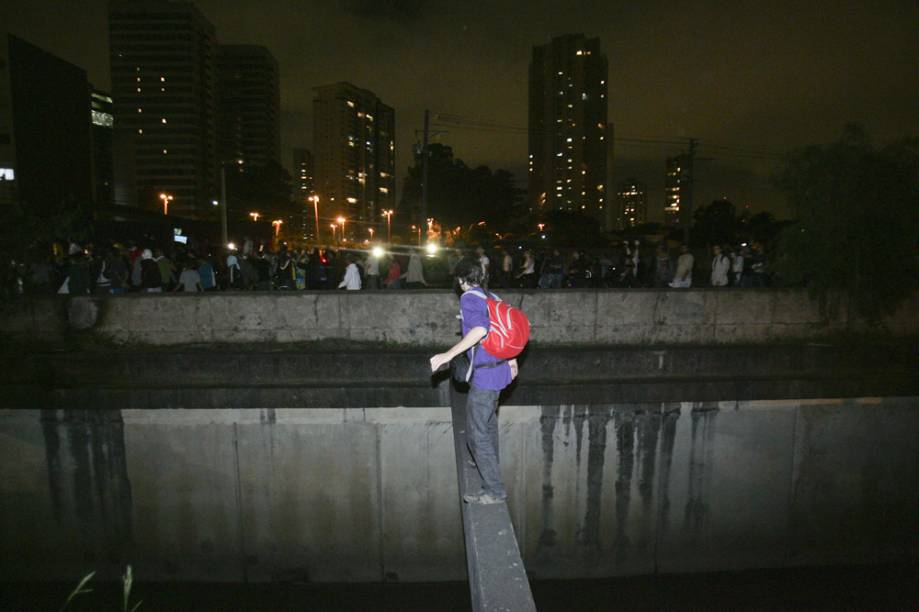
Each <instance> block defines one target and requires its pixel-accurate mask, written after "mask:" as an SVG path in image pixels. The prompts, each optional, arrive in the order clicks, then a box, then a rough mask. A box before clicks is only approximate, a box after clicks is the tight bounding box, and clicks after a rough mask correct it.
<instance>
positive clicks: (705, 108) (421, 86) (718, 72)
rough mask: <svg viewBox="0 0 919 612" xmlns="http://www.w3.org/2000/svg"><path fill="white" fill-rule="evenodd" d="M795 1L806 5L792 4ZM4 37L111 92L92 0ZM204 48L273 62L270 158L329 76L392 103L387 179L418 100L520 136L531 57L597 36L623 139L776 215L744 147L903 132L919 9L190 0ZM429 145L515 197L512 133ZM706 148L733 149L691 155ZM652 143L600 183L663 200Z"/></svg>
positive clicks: (20, 5) (38, 6)
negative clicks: (237, 46) (858, 128)
mask: <svg viewBox="0 0 919 612" xmlns="http://www.w3.org/2000/svg"><path fill="white" fill-rule="evenodd" d="M804 5H806V6H804ZM0 6H2V12H0V21H2V22H3V23H6V24H8V27H9V30H10V32H12V33H13V34H16V35H18V36H20V37H22V38H25V39H26V40H28V41H30V42H32V43H34V44H37V45H38V46H40V47H42V48H44V49H46V50H47V51H50V52H52V53H54V54H57V55H60V56H62V57H64V58H65V59H68V60H69V61H71V62H73V63H75V64H77V65H79V66H82V67H84V68H86V69H87V71H88V73H89V77H90V80H91V81H92V82H93V83H94V84H95V85H96V86H97V87H101V88H103V89H106V88H108V86H109V67H108V42H107V40H108V35H107V27H108V25H107V9H106V7H107V5H106V2H104V1H100V0H96V1H86V0H66V1H65V0H57V1H52V0H28V1H22V2H13V1H12V0H0ZM198 6H199V7H200V8H201V10H202V11H203V12H204V13H205V14H206V15H207V16H208V18H209V19H210V20H211V22H212V23H214V25H215V26H216V28H217V36H218V39H219V41H220V42H226V43H249V44H262V45H265V46H266V47H268V48H269V49H270V50H271V51H272V53H274V55H275V56H276V57H277V58H278V61H279V62H280V67H281V111H282V126H281V131H282V135H281V141H282V161H283V163H284V165H285V166H289V165H290V148H291V147H294V146H307V147H310V146H311V145H312V98H313V92H312V88H313V87H315V86H317V85H321V84H325V83H329V82H334V81H339V80H347V81H351V82H353V83H354V84H355V85H358V86H360V87H365V88H367V89H370V90H371V91H373V92H375V93H376V94H377V95H379V96H380V98H381V99H382V100H383V101H384V102H386V103H387V104H389V105H391V106H393V107H394V108H395V109H396V125H397V146H398V149H397V168H398V172H399V177H398V181H399V183H398V184H399V187H400V190H401V180H402V176H404V173H405V168H406V167H407V165H408V164H409V162H410V156H411V145H412V143H413V142H414V141H415V138H416V136H415V131H416V130H418V129H420V128H421V124H422V114H423V110H424V108H429V109H431V111H432V113H438V112H441V113H455V114H459V115H463V116H468V117H472V118H476V119H479V120H482V121H486V122H492V123H500V124H507V125H511V126H521V127H523V126H525V125H526V121H527V67H528V63H529V60H530V55H531V48H532V46H533V45H535V44H542V43H545V42H548V40H549V39H550V38H551V36H553V35H557V34H562V33H572V32H583V33H584V34H586V35H588V36H599V37H600V38H601V40H602V47H603V50H604V52H605V53H606V55H607V57H608V59H609V69H610V74H609V79H608V83H609V85H610V87H609V102H610V120H611V121H613V122H614V123H615V125H616V133H617V135H621V136H628V137H633V138H647V139H673V138H674V137H679V138H685V137H689V136H693V137H696V138H698V139H700V141H701V142H702V147H701V148H700V151H699V155H700V157H703V158H714V159H712V160H711V161H701V162H699V164H698V165H697V168H698V172H697V180H698V186H697V196H696V198H697V200H696V201H697V203H699V204H702V203H707V202H709V201H711V200H712V199H714V198H716V197H721V196H727V197H728V198H730V199H731V200H732V201H734V202H735V203H736V204H741V205H742V204H746V203H750V204H751V205H752V208H753V209H754V210H763V209H768V210H772V211H773V212H775V213H777V214H779V215H780V216H782V215H784V214H786V210H785V206H784V201H783V198H782V195H781V194H780V193H779V192H778V191H776V190H775V189H774V188H773V187H772V186H771V183H770V180H769V176H770V174H771V173H772V172H774V171H775V170H776V169H777V167H778V166H777V165H776V163H775V162H772V161H769V160H768V159H759V158H755V157H752V156H750V155H749V153H750V152H757V153H758V152H761V151H783V150H786V149H788V148H789V147H794V146H797V145H801V144H807V143H815V142H826V141H829V140H832V139H834V138H835V137H836V136H838V135H839V133H840V132H841V129H842V127H843V125H844V124H845V123H846V122H848V121H856V122H860V123H862V124H864V125H865V127H866V128H867V129H868V131H869V133H870V134H871V135H872V137H873V139H874V141H875V143H877V144H884V143H886V142H889V141H891V140H894V139H897V138H901V137H903V136H907V135H917V134H919V112H917V109H919V3H917V2H916V1H915V0H903V1H883V0H879V1H873V2H861V3H855V2H807V3H802V2H800V1H797V0H795V1H788V0H777V1H769V2H761V1H760V2H749V1H743V0H732V1H723V2H722V1H719V2H673V1H671V2H656V1H641V2H608V1H607V2H603V1H593V2H578V3H571V2H544V1H541V0H536V1H534V0H529V1H525V2H522V1H521V2H511V1H509V0H490V1H483V0H476V1H465V2H464V1H462V0H460V1H457V0H450V1H442V0H402V1H399V0H338V1H335V0H329V1H326V2H312V1H304V0H296V1H295V0H257V1H256V0H200V1H199V2H198ZM439 140H440V141H441V142H444V143H445V144H450V145H452V146H453V147H454V151H455V153H456V155H457V156H458V157H460V158H462V159H464V160H465V161H466V162H467V163H469V164H470V165H476V164H488V165H491V166H493V167H503V168H507V169H509V170H511V171H513V172H514V173H515V174H516V175H517V176H518V177H519V179H520V182H521V186H524V187H525V180H526V176H525V167H526V157H527V148H526V146H527V143H526V136H525V134H523V133H519V134H518V133H491V132H481V131H469V130H465V129H459V128H457V129H451V130H450V131H449V133H447V134H444V135H441V136H439ZM706 143H710V144H712V145H722V146H729V147H735V148H737V149H741V150H743V152H744V153H743V154H742V153H740V152H738V151H736V150H734V149H731V150H728V149H726V148H714V147H706ZM677 152H679V147H672V146H667V145H636V144H631V145H625V144H623V145H621V146H619V145H617V149H616V156H617V166H616V177H615V178H616V180H617V181H618V180H622V179H624V178H626V177H628V176H635V177H636V178H638V179H639V180H644V181H645V182H647V183H648V186H649V206H648V207H649V218H650V220H659V219H660V218H661V217H662V212H661V209H662V206H663V159H664V157H665V156H667V155H672V154H675V153H677Z"/></svg>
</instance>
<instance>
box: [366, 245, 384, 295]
mask: <svg viewBox="0 0 919 612" xmlns="http://www.w3.org/2000/svg"><path fill="white" fill-rule="evenodd" d="M364 278H365V279H366V281H367V289H379V288H380V258H379V257H377V256H376V255H374V254H373V253H371V254H369V255H367V258H366V259H365V260H364Z"/></svg>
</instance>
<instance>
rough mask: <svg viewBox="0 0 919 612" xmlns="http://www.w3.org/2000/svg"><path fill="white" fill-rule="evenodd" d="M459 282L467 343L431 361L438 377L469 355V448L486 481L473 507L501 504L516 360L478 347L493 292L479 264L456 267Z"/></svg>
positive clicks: (467, 498)
mask: <svg viewBox="0 0 919 612" xmlns="http://www.w3.org/2000/svg"><path fill="white" fill-rule="evenodd" d="M455 279H456V282H457V283H458V285H459V288H460V289H461V290H462V292H463V294H462V296H461V297H460V321H461V326H462V334H463V338H462V339H461V340H460V341H459V342H457V343H456V344H455V345H453V346H452V347H451V348H450V350H448V351H446V352H444V353H438V354H437V355H434V356H433V357H431V359H430V365H431V371H432V372H436V371H437V370H439V369H440V368H441V367H442V366H444V365H446V364H448V363H450V361H452V360H453V358H454V357H456V356H458V355H460V354H461V353H467V355H468V357H469V361H470V364H471V367H472V368H473V369H472V378H471V379H470V381H469V393H468V395H467V396H466V444H467V445H468V446H469V452H470V454H471V455H472V460H473V461H474V462H475V465H476V468H478V470H479V474H480V475H481V477H482V484H483V486H482V490H481V491H478V492H475V493H468V494H466V495H464V496H463V501H465V502H466V503H469V504H499V503H503V502H504V501H505V500H506V499H507V491H506V490H505V488H504V484H503V483H502V482H501V469H500V465H499V449H498V398H499V396H500V394H501V391H502V390H503V389H504V388H505V387H507V386H508V385H509V384H511V382H512V381H513V380H514V378H516V377H517V360H516V359H510V360H501V359H498V358H496V357H494V356H493V355H491V354H489V353H488V351H486V350H485V349H484V348H481V347H476V345H478V344H479V342H481V341H482V339H484V338H485V336H486V334H487V333H488V330H489V326H490V325H489V318H488V306H487V303H486V301H485V300H484V299H482V298H483V297H484V296H485V295H487V292H488V286H487V281H488V277H487V276H486V275H485V274H484V273H483V272H482V266H481V263H480V262H479V261H476V260H472V259H464V260H462V261H460V262H459V263H458V264H457V266H456V272H455Z"/></svg>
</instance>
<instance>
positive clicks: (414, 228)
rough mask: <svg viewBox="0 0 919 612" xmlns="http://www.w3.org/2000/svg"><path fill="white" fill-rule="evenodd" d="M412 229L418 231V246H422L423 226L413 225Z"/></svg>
mask: <svg viewBox="0 0 919 612" xmlns="http://www.w3.org/2000/svg"><path fill="white" fill-rule="evenodd" d="M412 231H415V232H418V246H421V228H420V227H418V226H415V225H413V226H412Z"/></svg>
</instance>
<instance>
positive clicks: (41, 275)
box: [29, 253, 59, 294]
mask: <svg viewBox="0 0 919 612" xmlns="http://www.w3.org/2000/svg"><path fill="white" fill-rule="evenodd" d="M56 281H57V274H56V272H55V269H54V266H53V265H51V259H50V258H49V257H48V256H47V255H45V254H44V253H42V254H40V255H37V256H36V257H33V258H32V263H31V265H30V266H29V288H30V289H31V291H32V292H33V293H38V294H51V293H54V290H55V289H56V288H57V287H58V286H59V284H58V283H57V282H56Z"/></svg>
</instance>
